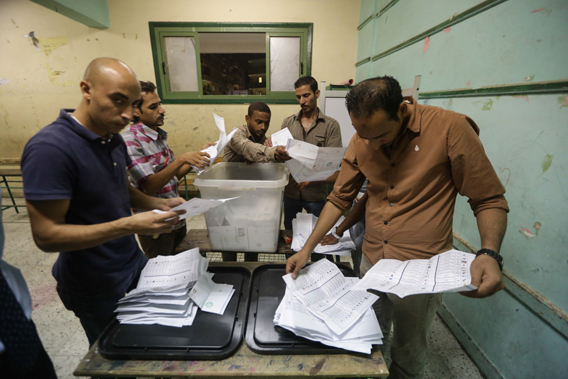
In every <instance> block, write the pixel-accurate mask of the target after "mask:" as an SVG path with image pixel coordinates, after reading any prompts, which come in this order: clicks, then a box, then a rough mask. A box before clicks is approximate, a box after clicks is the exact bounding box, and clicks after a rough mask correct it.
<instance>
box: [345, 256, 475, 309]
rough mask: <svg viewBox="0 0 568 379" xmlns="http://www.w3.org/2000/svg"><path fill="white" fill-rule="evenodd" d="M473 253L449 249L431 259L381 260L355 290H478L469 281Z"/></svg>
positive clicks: (401, 292)
mask: <svg viewBox="0 0 568 379" xmlns="http://www.w3.org/2000/svg"><path fill="white" fill-rule="evenodd" d="M474 259H475V255H474V254H470V253H465V252H463V251H458V250H453V249H452V250H449V251H446V252H445V253H442V254H438V255H435V256H433V257H432V258H430V259H411V260H408V261H404V262H401V261H397V260H395V259H381V260H380V261H379V262H377V264H375V265H374V266H373V267H372V268H371V269H370V270H369V271H368V272H367V273H366V274H365V276H364V277H363V279H361V280H360V281H359V283H357V284H356V285H355V287H354V289H358V290H367V289H374V290H376V291H379V292H388V293H393V294H395V295H397V296H399V297H401V298H402V297H405V296H408V295H417V294H425V293H439V292H462V291H473V290H475V289H477V287H476V286H474V285H472V284H471V270H470V268H471V262H473V260H474Z"/></svg>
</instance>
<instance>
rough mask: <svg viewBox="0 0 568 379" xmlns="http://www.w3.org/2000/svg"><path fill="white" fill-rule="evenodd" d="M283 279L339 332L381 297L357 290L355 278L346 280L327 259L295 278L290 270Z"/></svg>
mask: <svg viewBox="0 0 568 379" xmlns="http://www.w3.org/2000/svg"><path fill="white" fill-rule="evenodd" d="M324 261H325V262H324ZM283 279H284V282H286V286H287V287H289V288H290V290H291V291H292V293H293V295H294V296H295V297H297V298H298V299H299V300H300V301H301V302H302V303H303V304H304V305H305V306H306V308H307V309H308V311H310V313H312V314H313V315H314V316H316V317H318V318H320V319H322V320H323V321H324V322H325V323H326V325H327V326H328V327H329V328H330V329H331V330H332V331H333V332H334V333H336V334H342V333H344V332H345V331H346V330H347V329H349V328H350V327H351V326H352V325H353V324H354V323H355V322H356V321H357V320H358V319H359V318H360V317H361V316H363V314H365V312H366V311H367V309H369V308H370V307H371V306H372V305H373V303H374V302H375V301H377V299H378V298H379V297H378V296H376V295H373V294H371V293H369V292H366V290H357V291H354V290H353V281H347V280H346V279H345V277H344V276H343V274H342V273H341V271H340V270H339V268H338V267H337V266H336V265H334V264H333V263H331V262H330V261H328V260H327V259H322V260H320V261H318V262H316V263H313V264H311V265H310V266H308V267H306V268H303V269H302V270H300V275H298V277H297V278H296V280H294V279H292V275H291V274H288V275H285V276H283Z"/></svg>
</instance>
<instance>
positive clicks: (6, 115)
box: [0, 105, 8, 126]
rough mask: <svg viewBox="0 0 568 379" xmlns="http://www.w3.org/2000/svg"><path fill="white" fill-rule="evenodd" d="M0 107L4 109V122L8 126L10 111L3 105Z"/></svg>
mask: <svg viewBox="0 0 568 379" xmlns="http://www.w3.org/2000/svg"><path fill="white" fill-rule="evenodd" d="M0 108H2V110H3V111H4V124H5V125H6V126H8V111H7V110H6V108H4V106H3V105H0Z"/></svg>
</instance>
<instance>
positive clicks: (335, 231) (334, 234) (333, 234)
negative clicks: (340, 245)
mask: <svg viewBox="0 0 568 379" xmlns="http://www.w3.org/2000/svg"><path fill="white" fill-rule="evenodd" d="M330 233H331V235H332V236H334V237H335V238H337V239H341V237H339V236H338V235H337V226H334V227H333V228H331V230H330Z"/></svg>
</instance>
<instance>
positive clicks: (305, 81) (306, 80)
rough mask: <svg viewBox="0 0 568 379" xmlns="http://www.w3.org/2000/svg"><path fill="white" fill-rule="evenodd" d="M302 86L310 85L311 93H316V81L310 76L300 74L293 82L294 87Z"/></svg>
mask: <svg viewBox="0 0 568 379" xmlns="http://www.w3.org/2000/svg"><path fill="white" fill-rule="evenodd" d="M302 86H310V89H311V90H312V92H313V93H316V91H317V90H318V82H317V81H316V80H315V79H314V78H313V77H311V76H302V77H301V78H300V79H298V80H296V82H295V83H294V88H300V87H302Z"/></svg>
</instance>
